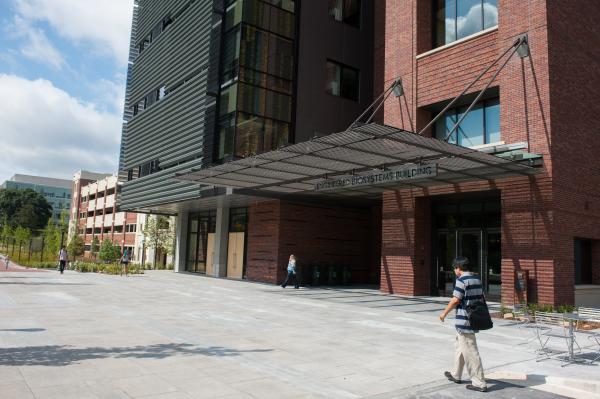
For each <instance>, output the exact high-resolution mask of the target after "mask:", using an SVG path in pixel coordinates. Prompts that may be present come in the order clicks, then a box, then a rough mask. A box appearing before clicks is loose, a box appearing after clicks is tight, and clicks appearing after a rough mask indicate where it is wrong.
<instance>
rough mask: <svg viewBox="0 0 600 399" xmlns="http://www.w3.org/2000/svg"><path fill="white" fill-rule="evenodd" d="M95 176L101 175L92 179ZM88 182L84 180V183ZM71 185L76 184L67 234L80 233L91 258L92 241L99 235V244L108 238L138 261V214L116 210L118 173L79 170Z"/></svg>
mask: <svg viewBox="0 0 600 399" xmlns="http://www.w3.org/2000/svg"><path fill="white" fill-rule="evenodd" d="M94 177H96V178H97V177H101V178H100V179H98V180H95V179H94ZM86 183H87V184H86ZM73 187H78V188H79V190H78V192H77V194H76V195H73V204H72V208H73V209H74V210H76V211H75V212H72V213H71V221H70V226H71V228H70V234H69V240H71V238H72V236H73V234H79V235H80V236H81V238H82V239H83V242H84V245H85V249H84V251H85V252H84V257H86V258H92V257H93V256H94V254H93V253H92V241H93V240H94V237H96V238H97V239H98V243H99V245H100V244H102V242H103V241H104V240H110V241H112V242H113V244H114V245H117V246H119V247H120V248H121V252H123V250H124V249H128V250H129V253H130V254H131V259H132V261H133V262H137V261H138V259H137V254H136V251H135V248H136V247H137V245H136V237H137V234H136V232H137V229H138V214H137V213H134V212H118V211H117V209H116V205H115V203H116V201H115V199H116V197H117V195H118V189H117V177H116V176H114V175H102V174H93V173H89V172H84V171H82V172H78V173H76V174H75V179H74V182H73Z"/></svg>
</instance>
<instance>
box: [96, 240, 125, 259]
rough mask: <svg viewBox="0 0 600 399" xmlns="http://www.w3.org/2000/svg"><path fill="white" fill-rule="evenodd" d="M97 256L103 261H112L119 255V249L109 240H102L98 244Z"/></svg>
mask: <svg viewBox="0 0 600 399" xmlns="http://www.w3.org/2000/svg"><path fill="white" fill-rule="evenodd" d="M98 256H99V257H100V259H102V260H103V261H104V262H107V263H114V262H116V261H117V260H119V258H120V257H121V250H120V249H119V247H118V246H116V245H114V244H113V243H112V242H111V241H110V240H104V241H102V244H101V245H100V252H99V253H98Z"/></svg>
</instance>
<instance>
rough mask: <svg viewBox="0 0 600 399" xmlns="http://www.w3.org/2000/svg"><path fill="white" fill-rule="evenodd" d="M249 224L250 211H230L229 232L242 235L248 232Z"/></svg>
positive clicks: (234, 209) (244, 209)
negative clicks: (241, 233)
mask: <svg viewBox="0 0 600 399" xmlns="http://www.w3.org/2000/svg"><path fill="white" fill-rule="evenodd" d="M247 223H248V210H247V209H246V208H231V210H230V211H229V232H230V233H240V232H244V231H246V225H247Z"/></svg>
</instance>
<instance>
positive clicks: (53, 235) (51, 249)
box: [42, 218, 60, 259]
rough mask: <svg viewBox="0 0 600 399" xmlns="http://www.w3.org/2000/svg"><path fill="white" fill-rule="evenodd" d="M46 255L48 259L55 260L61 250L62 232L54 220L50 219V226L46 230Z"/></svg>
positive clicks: (44, 234) (44, 231)
mask: <svg viewBox="0 0 600 399" xmlns="http://www.w3.org/2000/svg"><path fill="white" fill-rule="evenodd" d="M42 234H43V237H44V253H45V255H46V257H47V258H51V259H54V257H55V256H56V254H58V251H59V250H60V231H59V230H58V227H57V225H56V222H55V221H54V219H53V218H50V219H48V224H46V227H45V228H44V230H43V232H42Z"/></svg>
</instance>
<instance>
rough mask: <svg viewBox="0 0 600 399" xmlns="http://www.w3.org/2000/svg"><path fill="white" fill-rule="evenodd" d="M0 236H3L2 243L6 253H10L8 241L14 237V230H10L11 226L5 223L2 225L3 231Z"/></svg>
mask: <svg viewBox="0 0 600 399" xmlns="http://www.w3.org/2000/svg"><path fill="white" fill-rule="evenodd" d="M0 234H2V242H3V243H4V246H5V247H6V252H8V240H10V239H11V238H12V237H13V230H12V229H11V228H10V225H9V224H8V223H4V224H3V225H2V230H1V231H0Z"/></svg>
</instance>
